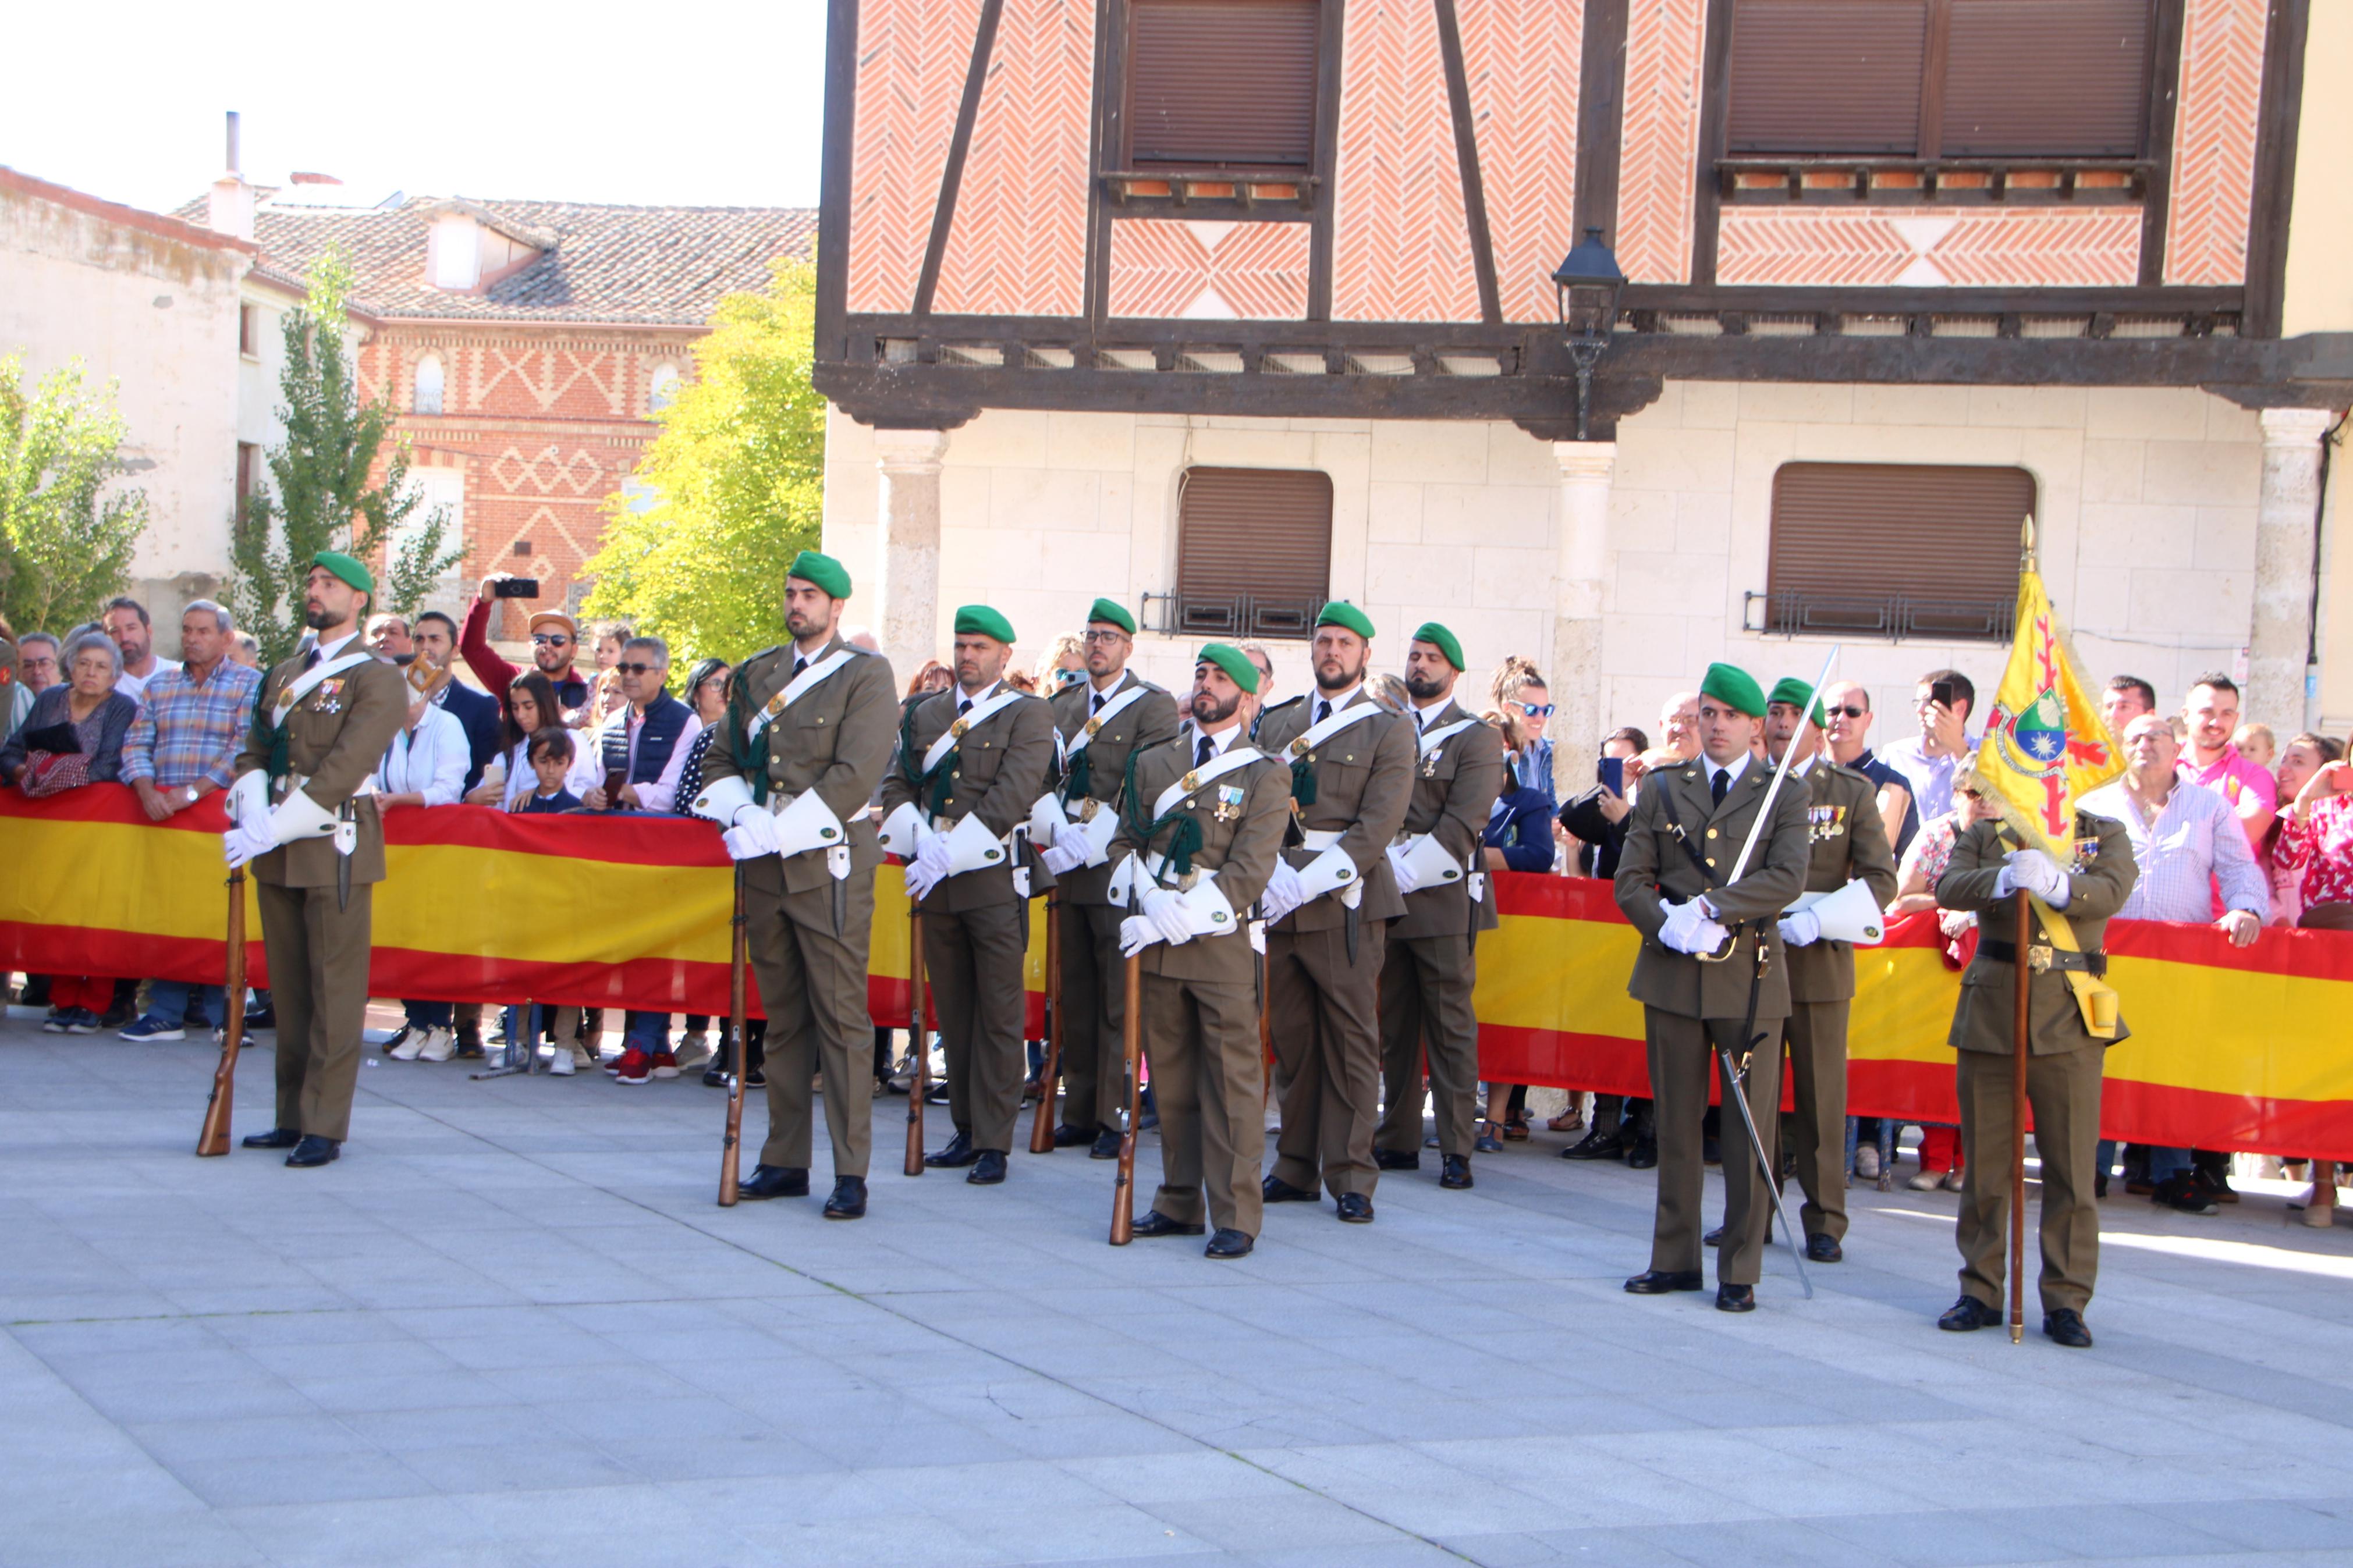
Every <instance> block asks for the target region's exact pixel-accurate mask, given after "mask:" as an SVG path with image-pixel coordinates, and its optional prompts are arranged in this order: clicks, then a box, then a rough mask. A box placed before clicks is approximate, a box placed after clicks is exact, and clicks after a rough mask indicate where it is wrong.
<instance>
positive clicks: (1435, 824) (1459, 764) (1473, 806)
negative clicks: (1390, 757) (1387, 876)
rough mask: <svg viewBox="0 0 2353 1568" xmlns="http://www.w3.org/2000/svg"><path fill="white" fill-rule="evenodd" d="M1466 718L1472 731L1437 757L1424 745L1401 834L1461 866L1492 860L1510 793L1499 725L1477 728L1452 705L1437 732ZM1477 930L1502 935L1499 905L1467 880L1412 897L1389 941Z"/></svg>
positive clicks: (1446, 744)
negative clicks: (1430, 844) (1496, 828)
mask: <svg viewBox="0 0 2353 1568" xmlns="http://www.w3.org/2000/svg"><path fill="white" fill-rule="evenodd" d="M1466 719H1470V720H1472V725H1471V727H1470V728H1469V729H1467V730H1461V731H1456V732H1455V733H1453V734H1451V735H1449V736H1448V737H1447V738H1446V739H1445V740H1443V741H1441V742H1439V743H1438V745H1437V746H1436V747H1435V748H1433V749H1432V750H1430V751H1429V752H1423V751H1421V749H1420V744H1419V740H1418V739H1417V740H1416V742H1415V756H1414V764H1413V791H1412V793H1411V794H1410V795H1409V796H1408V797H1407V799H1406V808H1405V825H1404V826H1403V827H1401V828H1399V829H1398V836H1399V837H1406V836H1408V835H1411V834H1417V833H1427V834H1430V835H1431V836H1432V837H1435V838H1436V839H1437V840H1438V842H1439V844H1440V847H1443V848H1444V849H1445V851H1446V853H1447V855H1448V856H1449V857H1450V858H1452V860H1453V861H1454V863H1455V864H1456V865H1458V866H1461V865H1476V864H1477V863H1478V861H1476V860H1474V859H1473V857H1478V858H1479V860H1483V859H1484V856H1483V854H1482V850H1483V849H1484V848H1485V847H1486V836H1487V818H1488V816H1490V815H1491V814H1493V811H1494V809H1495V797H1496V796H1497V795H1501V794H1502V793H1503V791H1504V742H1503V739H1502V737H1501V736H1499V735H1497V734H1496V732H1495V728H1494V726H1493V725H1492V724H1482V723H1479V722H1477V721H1476V720H1475V717H1474V716H1473V715H1472V714H1470V713H1467V712H1465V711H1464V710H1462V709H1461V707H1459V706H1457V705H1456V704H1454V703H1452V702H1449V703H1448V704H1446V706H1445V707H1444V708H1442V709H1441V710H1440V711H1439V713H1438V716H1437V717H1436V718H1434V719H1432V720H1431V721H1430V726H1429V727H1430V729H1432V730H1442V729H1444V728H1445V727H1446V726H1448V725H1449V724H1454V723H1459V722H1461V721H1463V720H1466ZM1406 733H1407V734H1408V735H1409V737H1410V736H1412V735H1413V733H1414V726H1412V725H1411V724H1409V725H1408V726H1407V727H1406ZM1482 869H1483V868H1482ZM1392 875H1394V872H1392ZM1482 885H1483V883H1482ZM1474 928H1475V929H1476V930H1479V931H1493V930H1494V929H1495V900H1494V896H1493V893H1492V892H1491V893H1489V895H1488V896H1487V897H1486V898H1485V899H1483V900H1479V901H1477V902H1473V901H1472V897H1471V879H1470V878H1469V877H1462V878H1458V879H1456V880H1454V881H1451V882H1444V883H1440V885H1439V886H1437V887H1434V888H1420V889H1416V890H1414V891H1413V892H1410V893H1408V894H1407V895H1405V918H1404V919H1403V920H1400V921H1398V922H1397V924H1395V925H1393V926H1391V927H1390V928H1389V935H1390V936H1391V937H1392V938H1407V939H1410V938H1413V937H1424V936H1462V935H1464V934H1466V933H1468V932H1469V931H1472V930H1473V929H1474Z"/></svg>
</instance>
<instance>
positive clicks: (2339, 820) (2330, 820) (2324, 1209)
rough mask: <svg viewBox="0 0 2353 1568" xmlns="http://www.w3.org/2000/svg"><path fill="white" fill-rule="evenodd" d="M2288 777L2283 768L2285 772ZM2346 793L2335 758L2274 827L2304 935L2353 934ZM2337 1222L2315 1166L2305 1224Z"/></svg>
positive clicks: (2330, 1170)
mask: <svg viewBox="0 0 2353 1568" xmlns="http://www.w3.org/2000/svg"><path fill="white" fill-rule="evenodd" d="M2306 742H2319V745H2318V746H2317V747H2316V748H2315V749H2316V751H2317V750H2320V749H2321V748H2325V747H2327V746H2328V745H2329V744H2330V743H2329V742H2321V741H2320V738H2319V737H2318V736H2316V735H2298V736H2297V737H2296V738H2295V740H2294V741H2291V742H2288V751H2289V752H2296V751H2298V750H2300V749H2302V748H2303V747H2304V746H2305V744H2306ZM2339 754H2340V755H2341V754H2342V752H2341V749H2340V752H2339ZM2286 771H2287V769H2286V767H2285V766H2284V764H2283V766H2282V768H2281V772H2282V773H2285V772H2286ZM2348 792H2353V763H2347V762H2342V761H2338V760H2337V759H2336V758H2331V759H2330V760H2328V761H2327V762H2324V763H2321V764H2320V765H2319V766H2317V767H2316V768H2314V769H2313V770H2312V776H2311V777H2309V778H2307V779H2306V780H2305V781H2304V783H2303V784H2301V785H2300V786H2299V787H2298V788H2297V790H2296V792H2295V803H2294V804H2293V805H2288V806H2286V807H2284V808H2283V809H2282V810H2281V812H2280V814H2279V821H2278V822H2277V823H2276V824H2275V825H2274V826H2276V828H2277V830H2278V837H2276V838H2274V840H2273V843H2272V864H2273V865H2274V867H2276V868H2280V869H2282V870H2285V871H2290V872H2294V873H2295V874H2296V877H2297V881H2296V889H2295V891H2296V897H2297V898H2298V899H2299V900H2301V902H2302V908H2303V913H2301V914H2300V915H2298V916H2297V917H2296V922H2295V923H2296V924H2297V925H2298V926H2300V927H2302V928H2303V929H2304V930H2306V931H2353V793H2348ZM2336 1217H2337V1167H2336V1165H2335V1164H2334V1163H2331V1162H2329V1161H2327V1160H2315V1161H2313V1162H2312V1191H2311V1193H2310V1194H2308V1195H2307V1196H2306V1199H2305V1204H2304V1223H2305V1224H2306V1225H2310V1226H2328V1225H2333V1224H2335V1223H2336Z"/></svg>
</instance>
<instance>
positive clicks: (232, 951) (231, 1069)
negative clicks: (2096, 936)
mask: <svg viewBox="0 0 2353 1568" xmlns="http://www.w3.org/2000/svg"><path fill="white" fill-rule="evenodd" d="M2020 951H2021V952H2023V951H2024V950H2023V949H2021V950H2020ZM221 988H222V990H223V992H224V993H225V1001H226V1004H227V1005H226V1006H225V1007H224V1009H223V1011H222V1015H221V1058H220V1065H219V1066H217V1067H216V1068H213V1096H212V1099H211V1100H207V1101H206V1103H205V1125H204V1131H201V1132H198V1133H197V1134H196V1153H197V1156H198V1157H199V1158H210V1157H211V1156H213V1155H216V1154H226V1153H227V1152H228V1117H229V1110H230V1107H231V1104H232V1102H233V1101H234V1100H236V1098H237V1052H238V1051H240V1050H243V1049H244V1048H245V868H244V867H242V866H232V867H230V868H229V872H228V973H227V975H225V976H223V984H222V987H221Z"/></svg>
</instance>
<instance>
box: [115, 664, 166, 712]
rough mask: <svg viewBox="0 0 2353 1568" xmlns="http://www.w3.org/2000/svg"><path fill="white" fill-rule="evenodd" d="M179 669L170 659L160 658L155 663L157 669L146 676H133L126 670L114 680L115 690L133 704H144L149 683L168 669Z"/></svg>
mask: <svg viewBox="0 0 2353 1568" xmlns="http://www.w3.org/2000/svg"><path fill="white" fill-rule="evenodd" d="M177 668H180V667H179V666H178V665H176V664H174V663H173V662H172V661H171V660H170V659H168V658H159V659H157V660H156V661H155V668H153V669H151V670H149V671H148V672H147V673H146V674H144V675H133V674H132V673H131V672H130V671H129V670H127V669H126V670H124V671H123V672H122V673H121V675H118V676H116V677H115V678H114V689H116V690H117V691H120V692H121V693H122V695H124V696H125V697H128V698H129V699H131V700H132V701H133V702H144V701H146V700H147V683H148V682H149V681H151V680H153V679H155V678H156V677H157V676H159V675H161V674H163V673H164V671H165V670H167V669H177Z"/></svg>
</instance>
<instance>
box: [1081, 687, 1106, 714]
mask: <svg viewBox="0 0 2353 1568" xmlns="http://www.w3.org/2000/svg"><path fill="white" fill-rule="evenodd" d="M1110 700H1111V699H1110V698H1108V697H1106V696H1104V695H1103V693H1102V692H1100V691H1098V692H1096V693H1095V698H1094V706H1093V707H1092V708H1090V709H1088V710H1087V711H1088V712H1089V713H1100V712H1102V711H1103V704H1104V703H1106V702H1108V701H1110Z"/></svg>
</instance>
